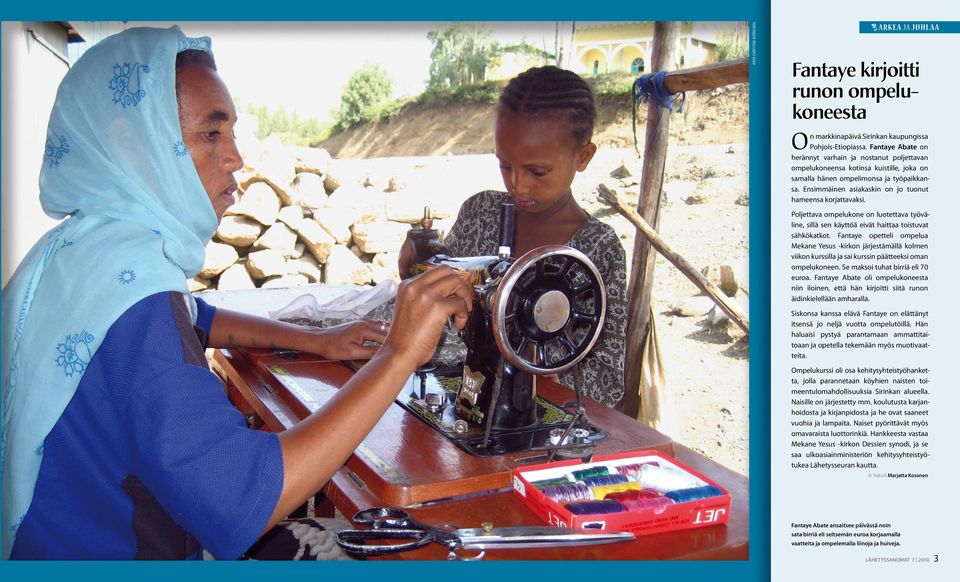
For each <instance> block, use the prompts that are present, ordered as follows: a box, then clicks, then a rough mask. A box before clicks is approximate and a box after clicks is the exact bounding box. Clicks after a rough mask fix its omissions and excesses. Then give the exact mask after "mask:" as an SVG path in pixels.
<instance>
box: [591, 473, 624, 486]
mask: <svg viewBox="0 0 960 582" xmlns="http://www.w3.org/2000/svg"><path fill="white" fill-rule="evenodd" d="M628 481H630V479H628V478H627V476H626V475H597V476H596V477H586V478H584V479H582V480H581V483H583V484H584V485H586V486H587V487H606V486H608V485H621V484H623V483H626V482H628Z"/></svg>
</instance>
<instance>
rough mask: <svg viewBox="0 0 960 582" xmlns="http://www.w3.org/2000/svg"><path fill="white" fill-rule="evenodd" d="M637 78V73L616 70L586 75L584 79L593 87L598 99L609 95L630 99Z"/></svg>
mask: <svg viewBox="0 0 960 582" xmlns="http://www.w3.org/2000/svg"><path fill="white" fill-rule="evenodd" d="M636 78H637V75H634V74H632V73H623V72H615V73H601V74H599V75H594V76H590V77H584V79H583V80H584V81H586V82H587V84H588V85H590V88H591V89H593V94H594V96H595V97H596V98H597V99H606V98H608V97H627V98H628V99H629V98H630V95H632V91H633V82H634V81H635V80H636ZM627 103H629V101H627Z"/></svg>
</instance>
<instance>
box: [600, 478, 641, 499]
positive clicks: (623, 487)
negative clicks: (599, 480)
mask: <svg viewBox="0 0 960 582" xmlns="http://www.w3.org/2000/svg"><path fill="white" fill-rule="evenodd" d="M592 491H593V497H594V499H606V498H607V496H608V495H610V494H611V493H621V492H623V491H638V492H639V491H640V484H639V483H634V482H632V481H628V482H627V483H619V484H617V485H605V486H602V487H593V488H592Z"/></svg>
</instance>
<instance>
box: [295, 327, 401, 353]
mask: <svg viewBox="0 0 960 582" xmlns="http://www.w3.org/2000/svg"><path fill="white" fill-rule="evenodd" d="M389 331H390V326H389V325H387V324H384V323H380V322H379V321H374V320H372V319H360V320H357V321H351V322H348V323H341V324H340V325H335V326H333V327H328V328H324V329H322V330H318V331H317V335H318V336H319V338H318V343H319V346H320V347H317V348H314V349H312V350H310V351H314V352H316V353H319V354H320V355H322V356H324V357H326V358H330V359H331V360H369V359H370V358H372V357H373V354H375V353H377V350H378V349H379V347H380V346H379V344H382V343H383V342H384V340H386V339H387V332H389ZM367 341H371V342H376V343H377V344H378V345H375V346H373V345H364V342H367Z"/></svg>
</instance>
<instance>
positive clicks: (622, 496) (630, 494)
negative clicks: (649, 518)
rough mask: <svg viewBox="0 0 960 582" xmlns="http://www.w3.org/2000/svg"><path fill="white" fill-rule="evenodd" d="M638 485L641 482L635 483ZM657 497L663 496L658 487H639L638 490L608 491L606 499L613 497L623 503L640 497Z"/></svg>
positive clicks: (637, 499)
mask: <svg viewBox="0 0 960 582" xmlns="http://www.w3.org/2000/svg"><path fill="white" fill-rule="evenodd" d="M633 485H636V486H637V487H639V486H640V484H639V483H633ZM657 497H663V495H661V494H660V492H659V491H657V490H656V489H637V490H633V491H632V490H624V491H614V492H613V493H608V494H607V495H606V499H613V500H614V501H618V502H619V503H620V504H621V505H623V504H624V503H627V502H630V501H639V500H640V499H656V498H657Z"/></svg>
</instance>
